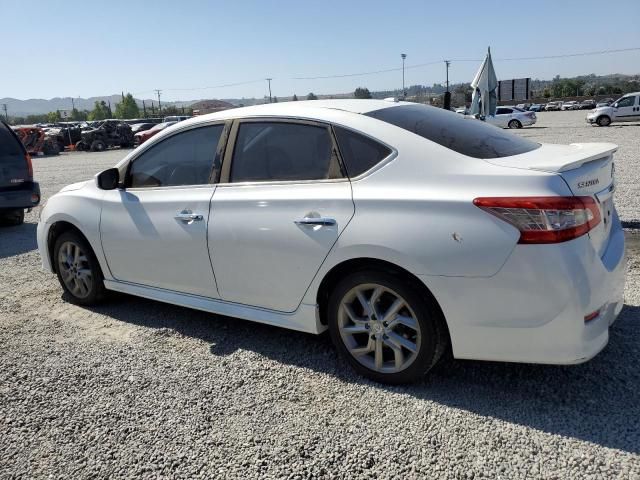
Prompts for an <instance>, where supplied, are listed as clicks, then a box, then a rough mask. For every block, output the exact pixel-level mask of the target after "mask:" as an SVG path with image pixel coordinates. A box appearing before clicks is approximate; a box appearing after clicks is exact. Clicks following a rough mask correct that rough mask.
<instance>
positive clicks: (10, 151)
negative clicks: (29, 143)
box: [0, 123, 25, 161]
mask: <svg viewBox="0 0 640 480" xmlns="http://www.w3.org/2000/svg"><path fill="white" fill-rule="evenodd" d="M9 128H10V127H7V126H6V125H5V124H4V123H0V155H1V156H3V157H4V156H5V155H6V156H13V155H18V156H20V157H22V158H24V154H25V152H24V150H23V148H22V145H21V144H20V141H19V140H18V139H17V138H16V137H15V136H14V134H13V132H12V131H11V130H10V129H9ZM23 161H24V159H23Z"/></svg>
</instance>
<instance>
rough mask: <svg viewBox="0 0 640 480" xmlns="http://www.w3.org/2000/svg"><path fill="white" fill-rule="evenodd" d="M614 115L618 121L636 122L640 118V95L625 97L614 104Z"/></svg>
mask: <svg viewBox="0 0 640 480" xmlns="http://www.w3.org/2000/svg"><path fill="white" fill-rule="evenodd" d="M613 115H614V120H615V121H616V122H634V121H636V120H640V106H638V97H637V96H630V97H623V98H621V99H620V100H618V101H617V102H616V103H614V104H613Z"/></svg>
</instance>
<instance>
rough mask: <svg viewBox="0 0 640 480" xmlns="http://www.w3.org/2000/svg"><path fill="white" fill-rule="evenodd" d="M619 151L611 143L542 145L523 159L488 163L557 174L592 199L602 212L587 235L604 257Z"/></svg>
mask: <svg viewBox="0 0 640 480" xmlns="http://www.w3.org/2000/svg"><path fill="white" fill-rule="evenodd" d="M617 149H618V146H617V145H614V144H612V143H573V144H571V145H541V146H540V148H538V149H536V150H532V151H531V152H527V153H524V154H522V155H514V156H511V157H503V158H492V159H488V160H487V161H488V162H490V163H492V164H494V165H500V166H503V167H511V168H523V169H528V170H539V171H544V172H553V173H557V174H558V175H560V176H561V177H562V178H563V179H564V181H565V182H566V183H567V185H568V186H569V188H570V189H571V192H572V193H573V194H574V195H575V196H587V195H588V196H590V197H592V198H593V199H594V200H595V201H596V203H597V204H598V207H599V209H600V223H599V224H598V225H597V226H596V227H595V228H593V229H592V230H591V231H590V232H589V234H588V235H589V238H590V239H591V242H592V244H593V246H594V248H595V249H596V251H597V252H598V253H599V254H600V256H602V255H603V254H604V251H605V250H606V247H607V244H608V243H609V235H610V233H611V220H612V217H613V214H614V212H615V207H614V204H613V192H614V188H615V183H614V180H615V179H614V177H615V175H614V173H615V166H614V161H613V154H614V153H615V152H616V150H617Z"/></svg>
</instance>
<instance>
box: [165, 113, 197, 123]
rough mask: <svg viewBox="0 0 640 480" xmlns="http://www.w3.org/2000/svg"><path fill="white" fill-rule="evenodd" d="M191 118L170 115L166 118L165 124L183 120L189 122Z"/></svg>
mask: <svg viewBox="0 0 640 480" xmlns="http://www.w3.org/2000/svg"><path fill="white" fill-rule="evenodd" d="M189 118H191V117H190V116H189V115H170V116H168V117H164V119H163V120H162V121H163V122H165V123H167V122H182V121H183V120H188V119H189Z"/></svg>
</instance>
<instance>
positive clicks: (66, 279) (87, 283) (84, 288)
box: [53, 231, 105, 305]
mask: <svg viewBox="0 0 640 480" xmlns="http://www.w3.org/2000/svg"><path fill="white" fill-rule="evenodd" d="M53 261H54V262H55V264H56V272H57V274H58V280H59V281H60V285H62V288H63V289H64V291H65V292H66V293H67V295H68V296H69V301H70V302H71V303H75V304H77V305H93V304H96V303H98V302H99V301H100V300H102V299H103V298H104V296H105V288H104V277H103V275H102V270H101V269H100V264H99V263H98V259H97V258H96V256H95V255H94V253H93V250H92V249H91V246H90V245H89V243H88V242H87V241H86V240H85V239H84V237H82V235H80V234H78V233H77V232H74V231H69V232H64V233H63V234H62V235H60V236H59V237H58V239H57V240H56V243H55V245H54V247H53Z"/></svg>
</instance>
